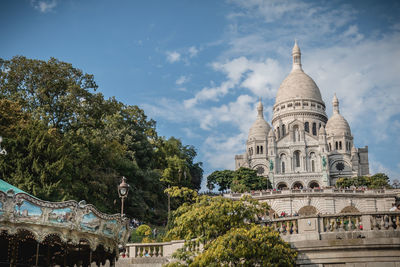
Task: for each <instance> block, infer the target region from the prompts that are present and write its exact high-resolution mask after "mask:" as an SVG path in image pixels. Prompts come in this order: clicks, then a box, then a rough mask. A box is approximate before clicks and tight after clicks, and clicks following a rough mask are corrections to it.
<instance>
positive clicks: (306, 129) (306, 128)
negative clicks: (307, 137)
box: [304, 121, 310, 133]
mask: <svg viewBox="0 0 400 267" xmlns="http://www.w3.org/2000/svg"><path fill="white" fill-rule="evenodd" d="M304 131H306V132H307V133H309V132H310V124H309V123H308V121H306V122H305V123H304Z"/></svg>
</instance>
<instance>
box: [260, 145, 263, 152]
mask: <svg viewBox="0 0 400 267" xmlns="http://www.w3.org/2000/svg"><path fill="white" fill-rule="evenodd" d="M260 154H263V146H260Z"/></svg>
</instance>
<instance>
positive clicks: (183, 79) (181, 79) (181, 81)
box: [175, 75, 190, 85]
mask: <svg viewBox="0 0 400 267" xmlns="http://www.w3.org/2000/svg"><path fill="white" fill-rule="evenodd" d="M189 80H190V78H189V77H187V76H185V75H182V76H180V77H179V78H178V79H177V80H176V81H175V83H176V84H177V85H182V84H184V83H187V82H188V81H189Z"/></svg>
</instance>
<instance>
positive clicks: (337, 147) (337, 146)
mask: <svg viewBox="0 0 400 267" xmlns="http://www.w3.org/2000/svg"><path fill="white" fill-rule="evenodd" d="M338 149H339V145H338V142H337V141H336V150H338Z"/></svg>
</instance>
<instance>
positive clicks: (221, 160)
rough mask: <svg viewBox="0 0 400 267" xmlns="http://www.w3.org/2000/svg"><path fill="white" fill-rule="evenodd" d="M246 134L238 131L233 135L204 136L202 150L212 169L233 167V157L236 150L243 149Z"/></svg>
mask: <svg viewBox="0 0 400 267" xmlns="http://www.w3.org/2000/svg"><path fill="white" fill-rule="evenodd" d="M246 137H247V136H246V134H243V133H240V134H237V135H234V136H230V135H223V134H221V135H218V136H209V137H207V138H206V141H205V142H204V145H203V147H202V149H201V150H202V152H203V153H204V156H205V158H206V159H207V163H208V165H209V166H210V167H211V168H212V169H234V168H235V161H234V157H235V154H237V152H238V151H241V150H244V149H245V147H244V140H246Z"/></svg>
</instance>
